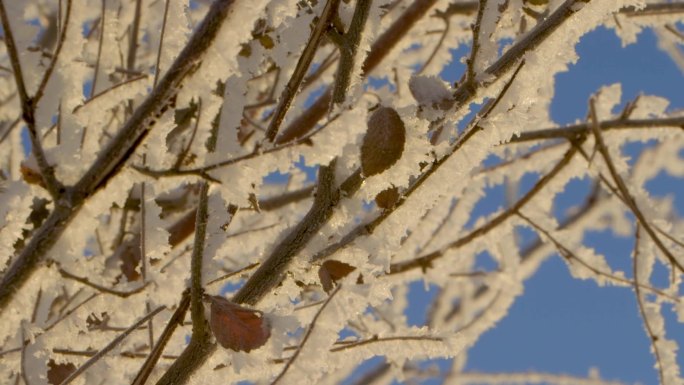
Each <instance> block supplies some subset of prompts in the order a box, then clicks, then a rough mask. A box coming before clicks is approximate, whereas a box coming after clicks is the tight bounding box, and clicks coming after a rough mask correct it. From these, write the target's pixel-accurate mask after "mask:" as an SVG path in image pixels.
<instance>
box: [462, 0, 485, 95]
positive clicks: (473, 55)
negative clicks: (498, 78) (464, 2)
mask: <svg viewBox="0 0 684 385" xmlns="http://www.w3.org/2000/svg"><path fill="white" fill-rule="evenodd" d="M486 7H487V0H479V5H478V7H477V16H476V17H475V24H474V25H473V44H472V48H471V49H470V58H469V59H468V62H467V68H466V78H465V82H466V83H469V84H473V83H474V82H475V76H476V75H477V74H476V73H475V61H476V60H477V54H478V52H479V51H480V30H481V29H482V17H483V16H484V11H485V8H486Z"/></svg>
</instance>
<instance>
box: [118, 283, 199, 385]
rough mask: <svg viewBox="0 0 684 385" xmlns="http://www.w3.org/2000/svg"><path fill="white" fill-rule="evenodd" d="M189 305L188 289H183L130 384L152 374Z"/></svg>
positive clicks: (141, 381)
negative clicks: (176, 305)
mask: <svg viewBox="0 0 684 385" xmlns="http://www.w3.org/2000/svg"><path fill="white" fill-rule="evenodd" d="M189 307H190V291H189V290H185V291H183V294H182V297H181V301H180V303H179V304H178V307H177V308H176V311H174V312H173V315H172V316H171V318H169V321H168V322H167V323H166V327H164V330H163V331H162V333H161V335H160V336H159V339H158V340H157V343H156V344H155V345H154V347H153V348H152V350H151V351H150V354H149V355H148V356H147V359H146V360H145V362H144V363H143V364H142V366H141V367H140V370H139V371H138V374H137V375H136V376H135V379H134V380H133V382H132V383H131V385H144V384H145V382H146V381H147V378H148V377H149V376H150V374H152V370H153V369H154V367H155V366H156V365H157V361H159V358H161V357H162V352H163V351H164V347H166V344H167V343H168V342H169V340H170V339H171V336H172V335H173V333H174V332H175V331H176V328H177V327H178V326H179V325H182V324H183V319H184V318H185V313H186V312H187V311H188V308H189ZM175 358H177V357H175Z"/></svg>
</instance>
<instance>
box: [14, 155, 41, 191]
mask: <svg viewBox="0 0 684 385" xmlns="http://www.w3.org/2000/svg"><path fill="white" fill-rule="evenodd" d="M19 171H20V172H21V176H22V178H24V181H25V182H26V183H28V184H35V185H38V186H40V187H45V183H44V182H43V176H42V175H41V173H40V171H38V167H37V166H34V165H32V164H30V163H29V162H26V161H22V162H21V165H20V166H19Z"/></svg>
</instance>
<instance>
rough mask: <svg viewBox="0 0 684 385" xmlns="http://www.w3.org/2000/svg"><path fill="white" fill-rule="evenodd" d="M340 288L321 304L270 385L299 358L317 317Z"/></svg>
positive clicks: (278, 379) (280, 377)
mask: <svg viewBox="0 0 684 385" xmlns="http://www.w3.org/2000/svg"><path fill="white" fill-rule="evenodd" d="M341 288H342V285H338V286H337V287H336V288H335V290H333V292H332V293H330V295H329V296H328V298H327V299H326V300H325V302H323V305H321V307H320V308H319V309H318V311H317V312H316V315H314V317H313V319H312V320H311V323H310V324H309V327H308V328H307V330H306V333H305V334H304V337H303V338H302V342H300V343H299V346H298V347H297V350H296V351H295V352H294V354H293V355H292V357H290V359H289V360H288V361H287V363H286V364H285V367H284V368H283V370H282V371H281V372H280V374H279V375H278V377H276V378H275V380H273V382H271V385H276V384H277V383H278V381H280V380H281V379H282V378H283V377H284V376H285V373H287V370H288V369H290V366H292V364H293V363H294V361H295V360H296V359H297V357H298V356H299V353H301V351H302V349H303V348H304V345H305V344H306V341H308V340H309V337H310V336H311V333H313V330H314V327H315V326H316V322H317V321H318V317H320V316H321V314H322V313H323V310H325V308H326V307H327V306H328V304H329V303H330V301H331V300H332V299H333V297H335V294H337V293H338V292H339V291H340V289H341Z"/></svg>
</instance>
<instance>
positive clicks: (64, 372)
mask: <svg viewBox="0 0 684 385" xmlns="http://www.w3.org/2000/svg"><path fill="white" fill-rule="evenodd" d="M74 371H76V365H74V364H72V363H71V362H69V363H66V364H58V363H56V362H55V360H52V359H51V360H50V361H49V362H48V371H47V380H48V384H51V385H57V384H61V383H62V381H64V380H66V378H67V377H69V375H71V373H73V372H74Z"/></svg>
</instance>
